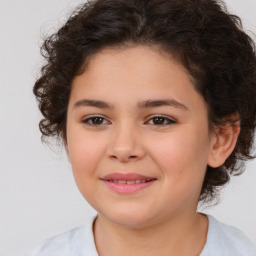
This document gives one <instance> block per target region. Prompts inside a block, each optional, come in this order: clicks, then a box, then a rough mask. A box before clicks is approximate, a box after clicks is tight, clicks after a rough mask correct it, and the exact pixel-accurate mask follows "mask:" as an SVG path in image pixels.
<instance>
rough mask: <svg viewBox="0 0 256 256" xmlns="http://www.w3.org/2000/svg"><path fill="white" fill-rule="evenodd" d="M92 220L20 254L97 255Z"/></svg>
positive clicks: (43, 255)
mask: <svg viewBox="0 0 256 256" xmlns="http://www.w3.org/2000/svg"><path fill="white" fill-rule="evenodd" d="M93 220H94V219H93ZM93 220H92V222H90V223H86V224H84V225H82V226H79V227H76V228H74V229H71V230H69V231H66V232H64V233H62V234H59V235H56V236H53V237H50V238H48V239H46V240H44V241H42V242H41V243H39V244H38V245H37V246H36V247H34V248H33V249H32V250H30V251H29V252H28V253H26V254H24V255H22V256H52V255H54V256H77V255H81V256H94V255H95V256H97V253H96V248H95V244H94V238H93V231H92V224H93Z"/></svg>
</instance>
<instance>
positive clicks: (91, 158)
mask: <svg viewBox="0 0 256 256" xmlns="http://www.w3.org/2000/svg"><path fill="white" fill-rule="evenodd" d="M73 134H74V135H73V136H72V137H70V139H69V141H68V151H69V159H70V163H71V165H72V169H73V172H74V176H75V178H76V177H78V176H92V175H94V174H95V170H96V168H97V165H98V163H99V161H100V159H101V157H102V154H103V153H104V143H103V141H102V140H100V139H99V138H98V139H97V138H94V137H92V136H90V135H84V134H81V133H80V134H79V132H77V133H73Z"/></svg>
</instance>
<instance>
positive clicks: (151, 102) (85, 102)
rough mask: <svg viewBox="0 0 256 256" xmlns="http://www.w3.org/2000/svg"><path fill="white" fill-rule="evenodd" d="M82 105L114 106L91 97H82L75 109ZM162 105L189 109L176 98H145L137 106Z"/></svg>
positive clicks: (106, 107)
mask: <svg viewBox="0 0 256 256" xmlns="http://www.w3.org/2000/svg"><path fill="white" fill-rule="evenodd" d="M81 106H90V107H96V108H101V109H111V108H113V106H112V105H111V104H109V103H107V102H105V101H101V100H90V99H81V100H79V101H77V102H76V103H75V104H74V106H73V109H75V108H78V107H81ZM161 106H171V107H175V108H179V109H183V110H188V107H187V106H185V105H184V104H182V103H180V102H178V101H176V100H174V99H163V100H145V101H141V102H139V103H138V104H137V107H138V108H140V109H142V108H154V107H161Z"/></svg>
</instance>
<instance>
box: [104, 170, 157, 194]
mask: <svg viewBox="0 0 256 256" xmlns="http://www.w3.org/2000/svg"><path fill="white" fill-rule="evenodd" d="M101 180H102V181H103V182H104V183H105V184H106V186H107V187H108V188H109V189H110V190H112V191H115V192H118V193H125V194H129V193H134V192H137V191H140V190H142V189H145V188H148V187H149V186H151V185H152V184H154V183H155V181H156V180H157V179H156V178H154V177H149V176H144V175H140V174H136V173H128V174H122V173H112V174H109V175H107V176H105V177H103V178H102V179H101Z"/></svg>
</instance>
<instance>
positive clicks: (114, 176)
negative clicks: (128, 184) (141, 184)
mask: <svg viewBox="0 0 256 256" xmlns="http://www.w3.org/2000/svg"><path fill="white" fill-rule="evenodd" d="M101 179H102V180H127V181H128V180H146V181H149V180H156V178H155V177H150V176H145V175H141V174H138V173H117V172H116V173H110V174H108V175H106V176H104V177H103V178H101Z"/></svg>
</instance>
